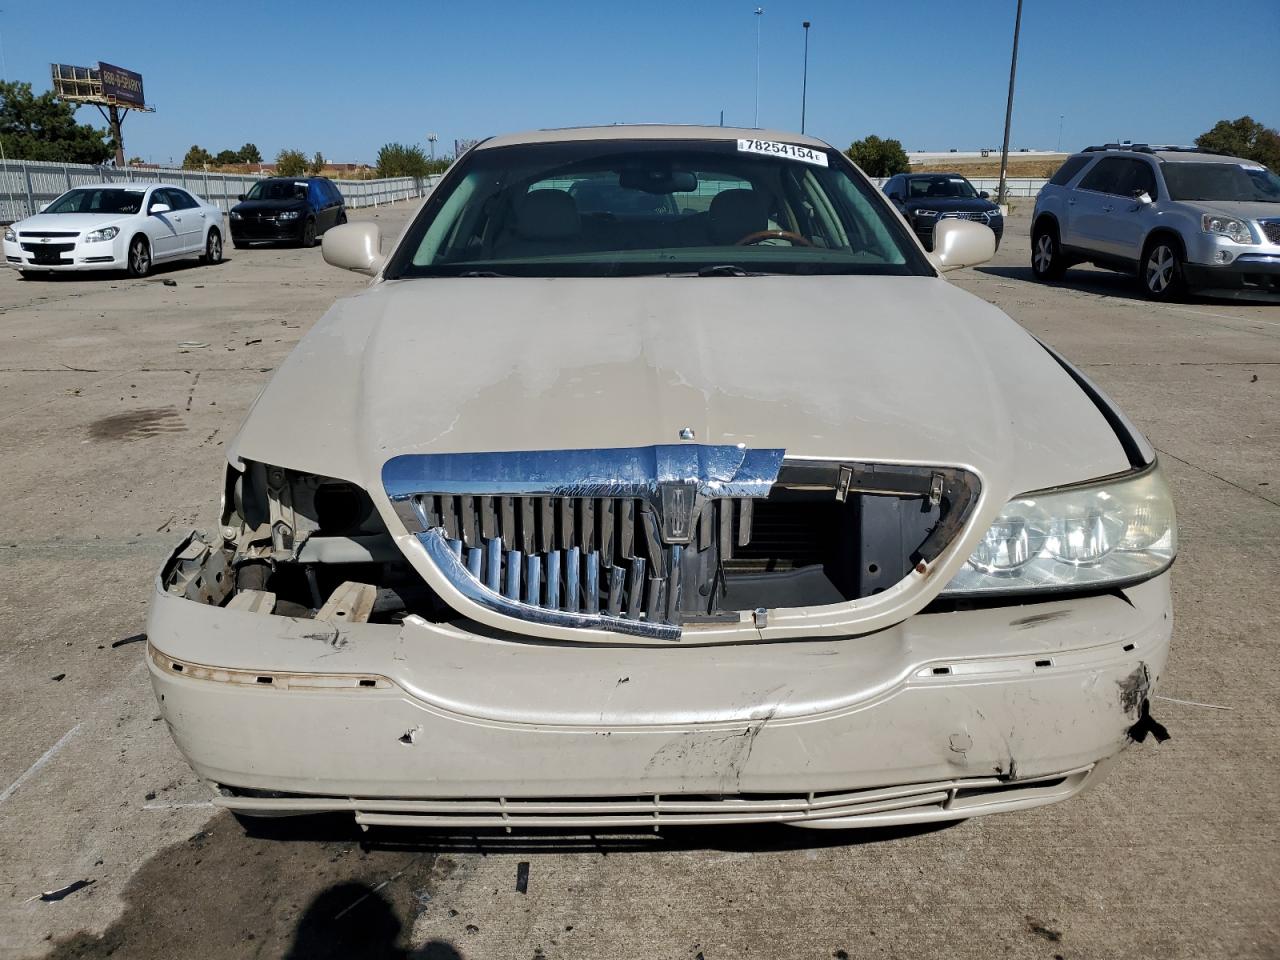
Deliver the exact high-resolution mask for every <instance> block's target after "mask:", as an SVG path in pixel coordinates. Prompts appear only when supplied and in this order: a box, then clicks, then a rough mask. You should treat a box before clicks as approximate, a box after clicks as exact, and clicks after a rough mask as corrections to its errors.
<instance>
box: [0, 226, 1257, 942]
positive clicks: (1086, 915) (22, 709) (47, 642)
mask: <svg viewBox="0 0 1280 960" xmlns="http://www.w3.org/2000/svg"><path fill="white" fill-rule="evenodd" d="M410 212H411V210H410V208H409V207H408V206H406V205H403V204H402V205H397V206H394V207H384V208H382V209H380V210H377V211H374V210H367V211H355V212H353V213H352V219H353V220H355V219H368V218H377V219H378V220H379V222H381V223H382V224H383V229H384V232H387V233H391V234H394V233H395V232H396V231H397V230H398V229H399V227H400V226H401V225H403V223H404V222H405V220H406V218H407V217H408V215H409V214H410ZM231 253H232V256H231V258H230V259H229V260H228V262H226V263H224V264H222V265H219V266H216V267H205V266H198V265H196V264H195V263H194V262H192V263H190V264H182V265H178V266H172V267H167V268H162V269H161V270H160V271H158V272H157V274H156V275H154V276H153V277H151V278H149V279H147V280H142V281H138V280H124V279H120V278H111V277H93V278H83V279H66V278H63V279H59V280H57V281H55V282H23V281H21V280H19V278H18V276H17V275H16V274H15V273H13V272H12V271H0V344H2V345H3V346H2V348H0V489H2V490H3V496H2V497H0V624H3V627H4V629H3V632H2V633H0V703H3V706H0V824H3V828H2V829H0V957H3V958H10V957H12V958H18V957H22V958H26V957H43V956H51V957H101V956H108V955H112V956H117V957H128V958H152V957H155V958H160V957H165V958H172V957H201V958H231V957H262V958H269V957H280V956H288V957H297V958H303V957H306V958H312V957H358V956H359V957H363V956H374V957H419V958H422V957H431V958H467V960H482V958H534V957H538V958H548V960H552V958H631V957H636V958H640V957H643V958H680V960H684V958H687V960H695V958H697V960H725V958H747V957H750V958H784V957H785V958H791V957H796V958H813V960H822V958H862V957H902V958H921V957H949V958H990V957H1016V958H1021V957H1026V958H1044V960H1052V958H1059V957H1061V958H1110V957H1115V958H1125V960H1134V958H1143V957H1160V958H1207V957H1232V958H1244V957H1280V914H1278V913H1277V909H1276V907H1277V904H1280V724H1278V720H1280V671H1278V670H1277V669H1275V667H1276V665H1277V656H1276V654H1277V644H1278V642H1280V590H1278V589H1277V587H1278V585H1280V550H1278V549H1277V544H1278V543H1280V470H1278V469H1277V464H1280V307H1276V306H1250V305H1244V304H1237V303H1223V302H1210V301H1197V302H1191V303H1185V304H1177V305H1169V306H1157V305H1153V304H1151V303H1148V302H1146V301H1144V300H1142V299H1141V298H1140V296H1139V293H1138V290H1137V288H1136V285H1135V284H1134V283H1133V282H1132V281H1130V280H1128V279H1126V278H1123V277H1119V276H1116V275H1113V274H1108V273H1103V272H1101V271H1096V270H1092V269H1079V270H1073V271H1071V272H1069V273H1068V275H1067V280H1066V281H1065V282H1064V283H1063V284H1061V285H1059V286H1053V287H1048V286H1042V285H1039V284H1036V283H1034V282H1033V281H1032V279H1031V275H1030V270H1029V268H1028V266H1027V262H1028V258H1029V242H1028V222H1027V218H1026V211H1023V212H1022V213H1020V214H1015V215H1014V216H1013V217H1012V218H1011V219H1010V222H1009V224H1008V227H1007V229H1006V233H1005V243H1004V246H1003V247H1002V249H1001V250H1000V251H999V253H998V255H997V257H996V259H995V261H994V262H993V263H992V264H990V265H987V266H985V267H982V268H979V269H976V270H969V271H964V272H963V273H962V274H961V275H959V276H957V277H956V282H957V283H958V284H959V285H961V286H963V287H964V288H966V289H968V290H970V291H972V292H973V293H974V294H976V295H977V296H979V297H982V298H984V299H987V300H990V301H992V302H993V303H995V304H997V305H999V306H1000V307H1002V308H1003V309H1004V310H1005V311H1007V312H1008V313H1009V314H1010V315H1011V316H1012V317H1013V318H1014V319H1015V320H1017V321H1018V322H1019V323H1021V324H1022V325H1024V326H1025V327H1026V328H1027V329H1028V330H1030V331H1032V332H1033V333H1035V334H1037V335H1038V336H1041V337H1043V338H1044V339H1046V340H1048V341H1049V342H1050V343H1051V344H1053V345H1054V346H1056V347H1057V348H1059V349H1060V350H1061V351H1062V352H1064V353H1065V354H1066V355H1067V356H1068V357H1069V358H1071V359H1072V360H1074V361H1075V362H1077V363H1079V364H1080V365H1081V366H1082V367H1083V368H1084V369H1085V371H1086V372H1087V373H1088V374H1089V375H1090V376H1091V377H1092V378H1093V379H1094V380H1095V381H1097V382H1098V383H1099V384H1100V385H1101V386H1102V387H1103V388H1104V389H1105V390H1106V391H1107V392H1109V393H1110V394H1111V395H1112V396H1113V397H1114V398H1115V399H1116V400H1117V401H1119V403H1120V404H1121V405H1122V406H1123V407H1124V409H1125V411H1126V412H1127V413H1128V414H1129V415H1130V416H1131V417H1132V419H1133V420H1134V421H1135V422H1136V423H1137V424H1138V425H1139V426H1140V427H1141V428H1142V429H1144V430H1145V431H1146V433H1147V434H1148V436H1149V437H1150V438H1151V440H1152V442H1153V443H1154V444H1155V446H1156V447H1157V448H1158V450H1159V451H1160V456H1161V457H1162V459H1163V461H1164V464H1165V467H1166V470H1167V472H1168V474H1169V477H1170V480H1171V482H1172V484H1173V487H1174V492H1175V496H1176V500H1177V505H1178V510H1179V515H1180V524H1181V537H1182V551H1181V556H1180V559H1179V561H1178V564H1177V567H1176V569H1175V577H1174V591H1175V605H1176V616H1177V626H1176V632H1175V638H1174V650H1173V656H1172V660H1171V664H1170V667H1169V670H1168V673H1167V675H1166V677H1165V680H1164V683H1163V685H1162V687H1161V689H1160V691H1159V692H1160V694H1161V695H1162V697H1164V698H1172V699H1161V700H1158V701H1156V702H1155V704H1154V713H1155V715H1156V716H1157V718H1158V719H1160V720H1161V721H1163V722H1164V723H1165V724H1166V725H1167V726H1168V728H1169V730H1170V732H1171V733H1172V740H1170V741H1169V742H1167V743H1164V744H1161V745H1156V744H1154V743H1152V742H1150V741H1148V742H1147V743H1145V744H1142V745H1138V746H1135V747H1133V748H1132V749H1131V750H1130V751H1128V752H1127V753H1126V754H1125V755H1124V757H1123V759H1122V762H1121V763H1120V764H1119V766H1118V769H1117V770H1116V771H1115V772H1114V773H1113V774H1112V776H1111V777H1110V779H1109V780H1107V781H1106V782H1105V783H1104V784H1102V785H1101V786H1100V787H1099V788H1097V789H1096V790H1094V791H1093V792H1090V793H1086V794H1085V795H1083V796H1081V797H1079V798H1078V799H1076V800H1073V801H1070V802H1068V803H1066V804H1060V805H1056V806H1051V807H1047V808H1041V809H1038V810H1034V811H1031V812H1027V813H1021V814H1013V815H1002V816H994V817H988V818H984V819H979V820H974V821H969V822H966V823H962V824H959V825H956V826H952V827H948V828H945V829H934V830H925V831H921V830H914V831H889V832H881V831H877V832H867V833H857V832H854V833H847V834H824V833H815V832H808V831H800V830H790V829H787V828H782V827H778V828H771V829H763V830H752V831H741V830H727V829H726V830H698V831H695V832H673V833H669V834H664V835H662V836H652V835H646V836H621V837H619V836H609V835H599V836H572V837H547V836H523V837H520V836H517V837H511V836H482V837H473V836H456V835H454V836H429V835H420V834H402V833H394V832H390V833H389V832H373V833H367V834H362V833H361V832H360V831H359V830H357V829H356V828H355V827H354V825H352V824H350V823H348V822H347V821H345V820H343V819H338V820H321V821H317V822H311V821H302V822H296V823H282V824H279V825H276V826H275V827H274V828H271V829H267V830H264V831H262V835H252V836H251V835H248V834H246V832H245V831H244V829H243V828H242V827H241V826H240V825H239V824H238V823H237V822H236V821H235V820H233V819H232V818H231V817H230V816H229V815H227V814H225V813H218V812H215V810H214V809H213V808H212V807H211V806H210V804H209V802H208V798H207V796H206V795H205V793H204V792H203V791H202V789H201V788H200V786H199V785H198V784H197V783H196V782H195V779H194V776H193V775H192V774H191V772H190V771H189V769H188V768H187V766H186V764H185V762H184V761H183V760H182V758H181V757H180V756H179V755H178V753H177V751H176V749H175V748H174V746H173V744H172V743H171V741H170V739H169V736H168V733H167V732H166V730H165V729H164V725H163V723H161V722H160V721H159V717H158V716H157V714H156V710H155V705H154V702H153V700H152V693H151V689H150V685H149V683H148V680H147V673H146V669H145V667H144V665H143V649H144V643H143V642H142V637H141V633H142V630H143V628H144V617H145V611H146V604H147V599H148V594H149V591H150V589H151V582H152V578H153V576H154V574H155V571H156V568H157V567H158V565H159V564H160V562H161V561H162V560H163V558H164V556H165V554H166V552H167V551H168V550H169V549H170V548H171V547H172V545H173V544H174V542H175V541H176V539H177V538H178V537H179V536H180V535H181V534H182V533H183V532H184V531H185V530H187V529H189V528H190V527H192V526H206V527H208V526H212V525H213V523H214V522H215V520H216V517H215V513H216V509H217V498H218V494H219V487H220V478H221V471H222V463H223V444H224V443H225V442H226V441H227V439H228V438H229V437H230V436H231V435H232V433H233V432H234V430H235V429H236V426H237V425H238V423H239V421H240V419H241V417H242V416H243V414H244V413H245V411H246V409H247V407H248V406H249V404H250V403H251V401H252V400H253V398H254V397H255V395H256V394H257V391H258V390H259V389H260V387H261V386H262V385H263V383H264V382H265V381H266V380H267V378H268V377H269V375H270V373H271V371H272V370H273V369H274V368H275V367H276V366H277V365H278V364H279V363H280V362H281V360H282V359H283V358H284V356H285V355H286V354H287V353H288V351H289V350H290V348H291V347H292V346H293V344H294V343H296V342H297V340H298V339H299V338H300V337H301V336H302V334H303V333H305V332H306V330H307V329H308V327H309V326H310V324H311V323H312V322H313V321H314V320H315V319H316V318H317V317H318V316H319V315H320V314H321V313H322V312H323V310H324V309H325V308H326V306H327V305H328V304H329V303H331V302H332V301H333V300H334V299H335V298H336V297H339V296H342V295H344V294H346V293H349V292H352V291H355V290H357V289H359V288H360V286H361V285H362V282H363V281H362V279H361V278H359V277H356V276H354V275H351V274H343V273H340V272H339V271H337V270H334V269H332V268H329V267H327V266H325V265H324V264H323V262H322V261H321V259H320V252H319V251H318V250H287V249H262V248H255V249H251V250H241V251H232V252H231ZM933 399H934V400H935V401H936V402H938V403H945V402H946V397H937V398H933ZM522 864H527V890H526V891H525V892H521V891H519V890H518V889H517V876H518V873H520V872H522V871H523V870H524V869H526V868H524V867H522V866H521V865H522ZM75 881H87V882H88V885H86V886H82V887H81V888H80V889H77V890H75V891H74V892H71V893H69V894H68V895H66V896H65V897H64V898H62V899H58V900H52V901H45V900H41V899H40V895H41V894H42V893H43V892H45V891H52V890H57V889H59V888H63V887H65V886H66V885H68V884H71V883H73V882H75Z"/></svg>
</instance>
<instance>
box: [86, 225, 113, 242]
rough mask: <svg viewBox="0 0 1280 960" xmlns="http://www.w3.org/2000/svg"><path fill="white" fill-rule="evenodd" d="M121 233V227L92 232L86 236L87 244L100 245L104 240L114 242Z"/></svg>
mask: <svg viewBox="0 0 1280 960" xmlns="http://www.w3.org/2000/svg"><path fill="white" fill-rule="evenodd" d="M119 232H120V228H119V227H103V228H102V229H101V230H90V231H89V232H88V233H86V234H85V235H84V239H85V243H100V242H101V241H103V240H114V239H115V237H116V234H117V233H119Z"/></svg>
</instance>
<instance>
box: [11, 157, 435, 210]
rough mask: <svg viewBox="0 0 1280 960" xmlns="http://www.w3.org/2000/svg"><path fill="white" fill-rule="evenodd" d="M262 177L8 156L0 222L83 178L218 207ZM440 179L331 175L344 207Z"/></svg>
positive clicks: (418, 192)
mask: <svg viewBox="0 0 1280 960" xmlns="http://www.w3.org/2000/svg"><path fill="white" fill-rule="evenodd" d="M261 179H262V177H261V176H253V175H249V174H237V173H215V172H213V171H209V172H205V171H203V170H177V169H170V168H154V167H147V168H145V169H132V168H128V167H126V168H124V169H117V168H115V167H95V166H92V165H90V164H84V163H48V162H44V161H38V160H10V161H8V162H6V163H2V164H0V222H4V223H12V222H14V221H15V220H21V219H22V218H23V217H29V216H31V215H32V214H34V213H37V212H39V210H40V208H41V207H42V206H44V205H45V204H46V203H49V202H50V201H52V200H55V199H56V198H58V197H60V196H61V195H62V194H64V193H65V192H66V191H68V190H70V189H71V188H72V187H78V186H82V185H84V184H87V183H129V182H137V183H169V184H173V185H174V186H178V187H182V188H184V189H186V190H189V191H190V192H192V193H194V194H196V195H198V196H200V197H203V198H204V199H205V200H208V201H209V202H210V203H215V204H217V205H218V206H219V207H220V208H221V209H222V210H223V212H226V211H228V210H230V209H231V208H232V207H233V206H235V205H236V203H237V202H239V198H240V195H241V194H243V193H248V192H249V188H250V187H252V186H253V185H254V184H255V183H257V182H258V181H259V180H261ZM439 179H440V178H439V177H438V176H433V177H421V178H419V177H396V178H394V179H388V180H334V181H333V183H334V184H335V185H336V186H337V188H338V189H339V190H341V191H342V196H343V197H344V198H345V199H346V201H347V206H348V207H353V208H354V207H376V206H379V205H381V204H384V203H392V202H394V201H396V200H412V199H414V198H416V197H422V196H425V195H426V194H427V192H428V191H429V190H430V189H431V188H432V187H433V186H435V184H436V182H437V181H438V180H439Z"/></svg>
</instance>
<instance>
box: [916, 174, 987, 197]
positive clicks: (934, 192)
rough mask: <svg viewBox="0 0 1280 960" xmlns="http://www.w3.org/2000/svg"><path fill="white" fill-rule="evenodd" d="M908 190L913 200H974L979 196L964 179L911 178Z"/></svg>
mask: <svg viewBox="0 0 1280 960" xmlns="http://www.w3.org/2000/svg"><path fill="white" fill-rule="evenodd" d="M907 189H908V193H907V197H908V199H911V200H925V199H928V200H933V199H943V200H973V199H975V198H976V197H977V196H978V191H977V190H975V189H973V184H971V183H970V182H969V181H968V180H966V179H965V178H964V177H911V178H910V179H909V180H908V181H907Z"/></svg>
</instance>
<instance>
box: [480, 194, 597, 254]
mask: <svg viewBox="0 0 1280 960" xmlns="http://www.w3.org/2000/svg"><path fill="white" fill-rule="evenodd" d="M512 234H513V235H511V236H509V237H508V239H507V240H506V241H505V242H504V243H502V244H501V245H500V246H499V249H498V250H496V251H494V253H495V255H497V256H499V257H521V256H530V257H540V256H548V255H551V254H556V253H571V252H576V250H577V247H578V245H579V244H578V243H577V241H578V239H579V237H581V235H582V216H581V215H580V214H579V213H578V205H577V204H576V203H574V202H573V197H571V196H569V194H568V193H567V192H566V191H564V190H535V191H533V192H532V193H529V194H526V195H525V197H524V199H522V200H521V201H520V202H519V203H517V204H516V207H515V223H514V228H513V230H512Z"/></svg>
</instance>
